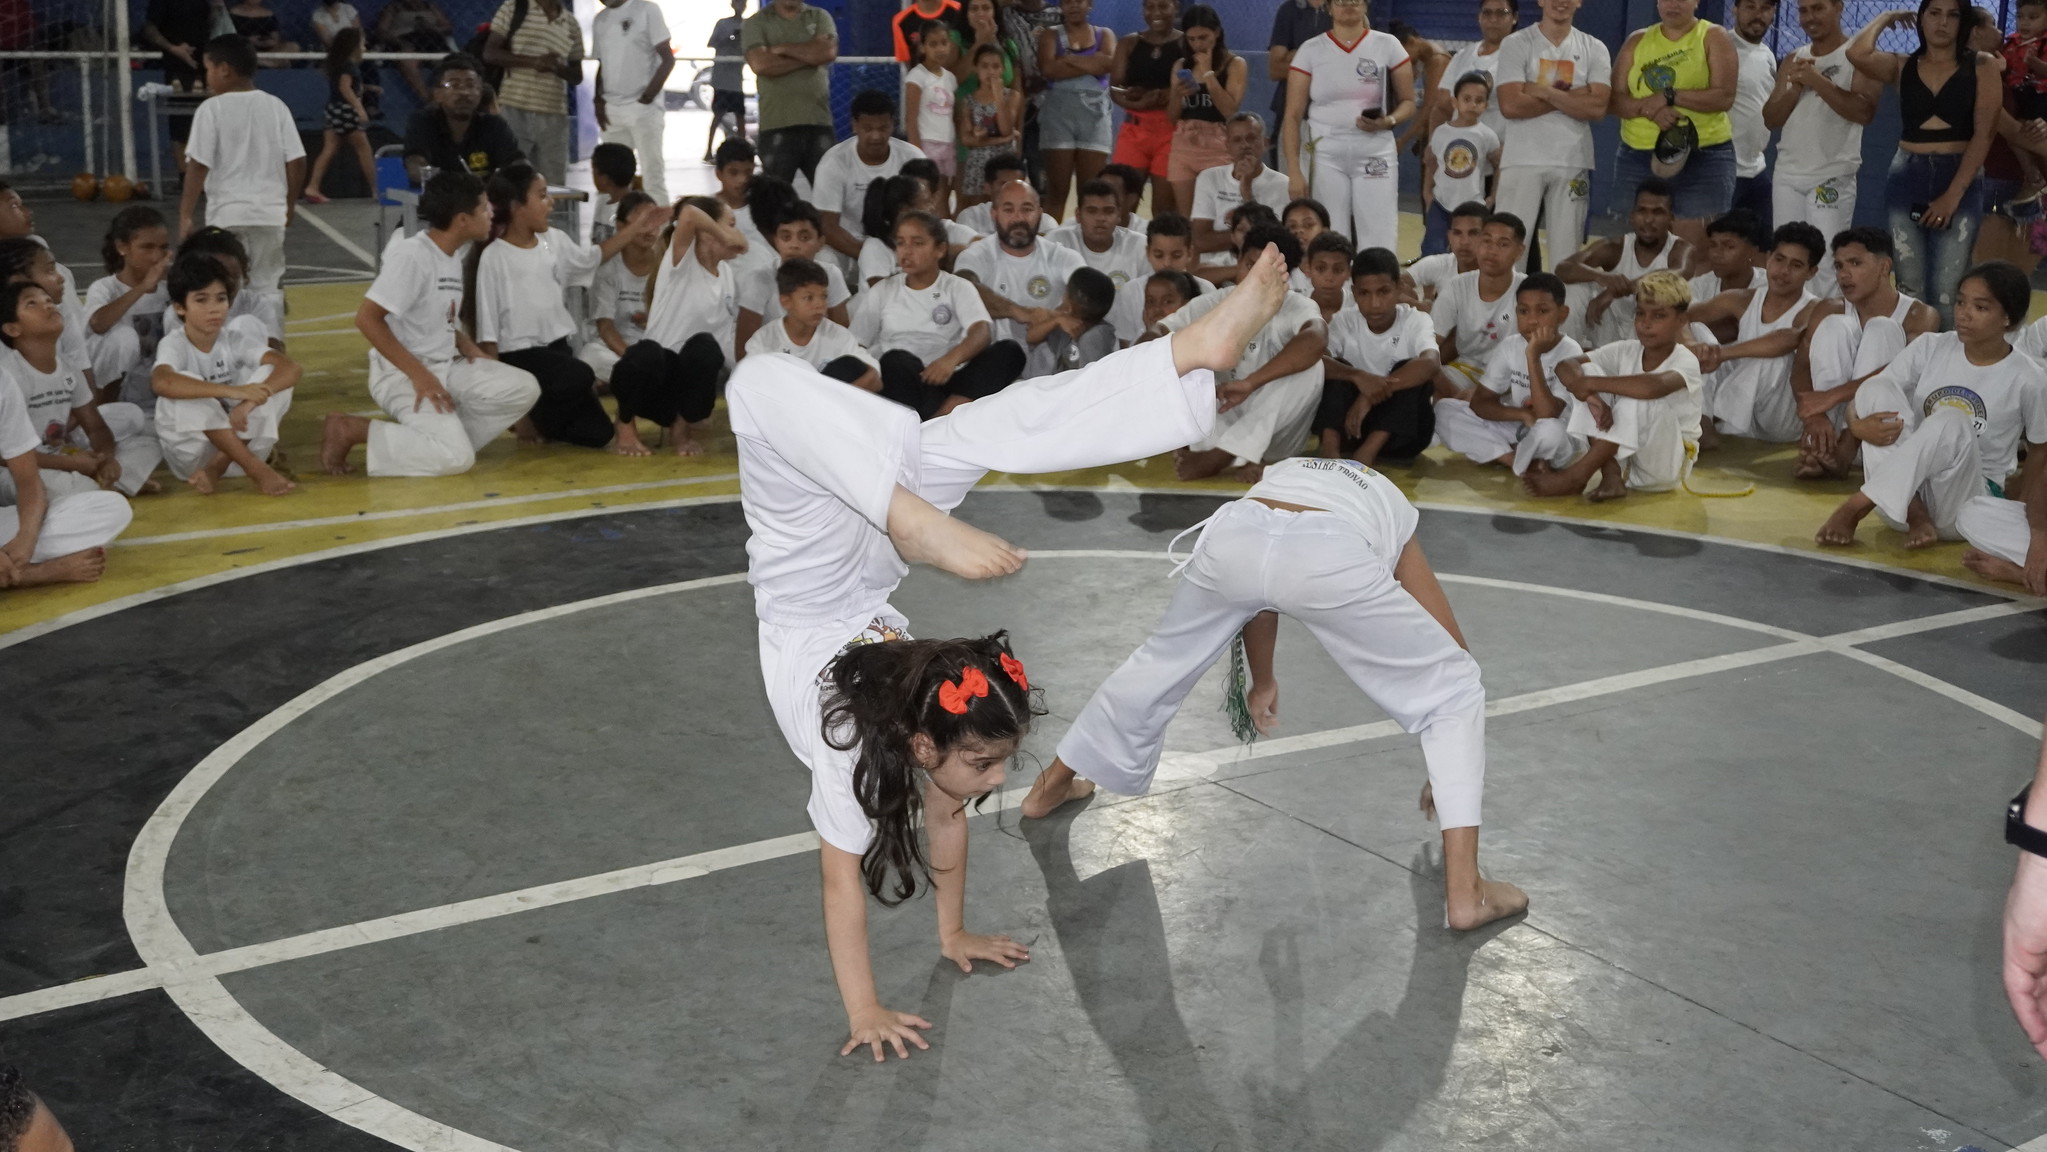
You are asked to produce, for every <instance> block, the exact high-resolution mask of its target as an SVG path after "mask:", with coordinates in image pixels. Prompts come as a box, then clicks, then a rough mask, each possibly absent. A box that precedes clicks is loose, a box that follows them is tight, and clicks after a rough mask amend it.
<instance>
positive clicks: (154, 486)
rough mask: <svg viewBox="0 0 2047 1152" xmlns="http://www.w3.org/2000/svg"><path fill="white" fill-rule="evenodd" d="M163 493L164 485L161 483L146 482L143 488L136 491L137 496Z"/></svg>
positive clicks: (154, 481)
mask: <svg viewBox="0 0 2047 1152" xmlns="http://www.w3.org/2000/svg"><path fill="white" fill-rule="evenodd" d="M161 491H163V483H162V482H161V481H158V480H144V481H143V482H142V487H140V488H137V489H136V490H135V494H136V495H137V496H154V495H156V494H157V493H159V492H161Z"/></svg>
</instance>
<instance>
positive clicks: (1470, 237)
mask: <svg viewBox="0 0 2047 1152" xmlns="http://www.w3.org/2000/svg"><path fill="white" fill-rule="evenodd" d="M1491 215H1492V209H1490V208H1487V207H1486V206H1485V202H1484V201H1482V200H1467V201H1465V202H1464V203H1462V204H1459V205H1458V206H1457V207H1455V208H1452V209H1450V224H1449V228H1448V230H1447V231H1446V232H1445V233H1444V243H1445V250H1444V251H1442V252H1438V253H1436V254H1435V255H1434V256H1423V257H1422V258H1421V259H1419V260H1416V261H1415V262H1414V263H1412V264H1409V265H1408V266H1407V267H1406V268H1405V269H1403V270H1402V272H1401V274H1400V300H1401V303H1403V304H1411V305H1413V306H1414V307H1416V308H1419V309H1421V310H1422V311H1424V312H1427V311H1429V310H1430V309H1431V308H1433V307H1435V303H1436V294H1437V293H1438V292H1441V291H1442V290H1443V289H1444V287H1445V286H1447V285H1448V284H1449V283H1450V281H1452V280H1455V279H1456V278H1457V277H1458V276H1460V275H1462V274H1464V273H1466V272H1476V271H1478V242H1479V239H1480V237H1482V236H1484V235H1485V222H1486V217H1488V216H1491Z"/></svg>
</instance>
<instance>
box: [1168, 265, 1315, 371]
mask: <svg viewBox="0 0 2047 1152" xmlns="http://www.w3.org/2000/svg"><path fill="white" fill-rule="evenodd" d="M1286 294H1287V271H1286V260H1285V258H1284V257H1282V256H1281V255H1280V254H1279V249H1277V248H1275V247H1273V246H1272V245H1270V244H1267V245H1266V246H1265V252H1264V253H1263V254H1262V255H1260V256H1259V257H1258V263H1256V264H1254V265H1252V267H1251V274H1250V275H1248V276H1245V277H1244V278H1243V279H1241V280H1239V281H1237V288H1236V291H1234V292H1231V293H1230V294H1229V295H1228V296H1226V297H1224V298H1223V301H1222V303H1220V304H1217V305H1216V306H1215V307H1213V308H1211V309H1209V310H1208V312H1207V313H1206V314H1205V315H1203V316H1202V317H1201V318H1200V319H1199V320H1196V321H1194V322H1193V323H1192V324H1189V325H1187V326H1186V327H1185V328H1182V329H1180V330H1179V331H1178V332H1175V333H1173V334H1172V336H1171V337H1169V339H1171V340H1172V342H1173V368H1174V370H1175V371H1177V372H1179V373H1180V375H1182V376H1185V375H1186V374H1188V373H1189V372H1193V371H1197V370H1199V369H1202V368H1206V369H1209V370H1210V371H1213V372H1221V371H1225V370H1227V369H1230V368H1235V367H1236V366H1237V361H1239V360H1241V359H1243V358H1244V348H1245V346H1246V345H1248V344H1250V343H1251V338H1252V337H1254V336H1256V335H1258V330H1259V329H1261V328H1263V327H1265V326H1266V325H1267V324H1268V323H1270V322H1271V321H1272V318H1273V317H1274V316H1277V315H1278V314H1279V306H1280V305H1281V304H1284V303H1286Z"/></svg>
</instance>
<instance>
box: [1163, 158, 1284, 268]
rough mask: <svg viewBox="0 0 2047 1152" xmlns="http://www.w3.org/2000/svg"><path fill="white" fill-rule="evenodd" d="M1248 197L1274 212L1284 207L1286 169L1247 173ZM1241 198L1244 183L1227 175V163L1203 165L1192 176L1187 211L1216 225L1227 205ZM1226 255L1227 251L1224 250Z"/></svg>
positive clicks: (1224, 216) (1224, 217) (1226, 215)
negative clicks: (1189, 201) (1189, 207)
mask: <svg viewBox="0 0 2047 1152" xmlns="http://www.w3.org/2000/svg"><path fill="white" fill-rule="evenodd" d="M1251 199H1252V201H1253V202H1255V203H1258V204H1263V205H1265V206H1266V207H1267V208H1270V209H1272V210H1273V211H1274V212H1278V211H1279V210H1280V209H1281V208H1284V207H1286V203H1287V200H1288V199H1290V197H1288V195H1287V181H1286V173H1284V172H1275V171H1273V170H1272V169H1270V168H1267V169H1264V170H1263V171H1261V172H1259V173H1258V175H1256V176H1253V177H1251ZM1243 202H1244V186H1243V183H1242V182H1241V181H1239V180H1238V179H1237V178H1236V177H1235V176H1232V175H1230V166H1229V165H1228V164H1220V165H1217V166H1216V167H1214V168H1203V169H1202V170H1201V171H1200V172H1199V173H1197V174H1196V175H1195V177H1194V207H1193V208H1192V209H1191V210H1190V211H1189V212H1188V213H1187V218H1188V219H1189V220H1207V221H1210V222H1211V223H1213V224H1214V225H1215V226H1216V227H1217V228H1221V227H1223V226H1224V223H1223V222H1224V221H1225V220H1228V219H1229V215H1230V209H1232V208H1235V207H1236V206H1237V205H1239V204H1242V203H1243ZM1225 255H1227V254H1225Z"/></svg>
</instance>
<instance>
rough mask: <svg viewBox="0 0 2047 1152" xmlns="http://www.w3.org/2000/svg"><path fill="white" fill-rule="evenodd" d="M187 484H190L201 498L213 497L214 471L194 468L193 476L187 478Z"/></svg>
mask: <svg viewBox="0 0 2047 1152" xmlns="http://www.w3.org/2000/svg"><path fill="white" fill-rule="evenodd" d="M185 483H187V484H190V485H191V486H192V490H193V491H194V492H197V493H199V494H200V495H201V496H211V495H213V469H211V468H194V469H192V474H191V475H190V476H187V477H185Z"/></svg>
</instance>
